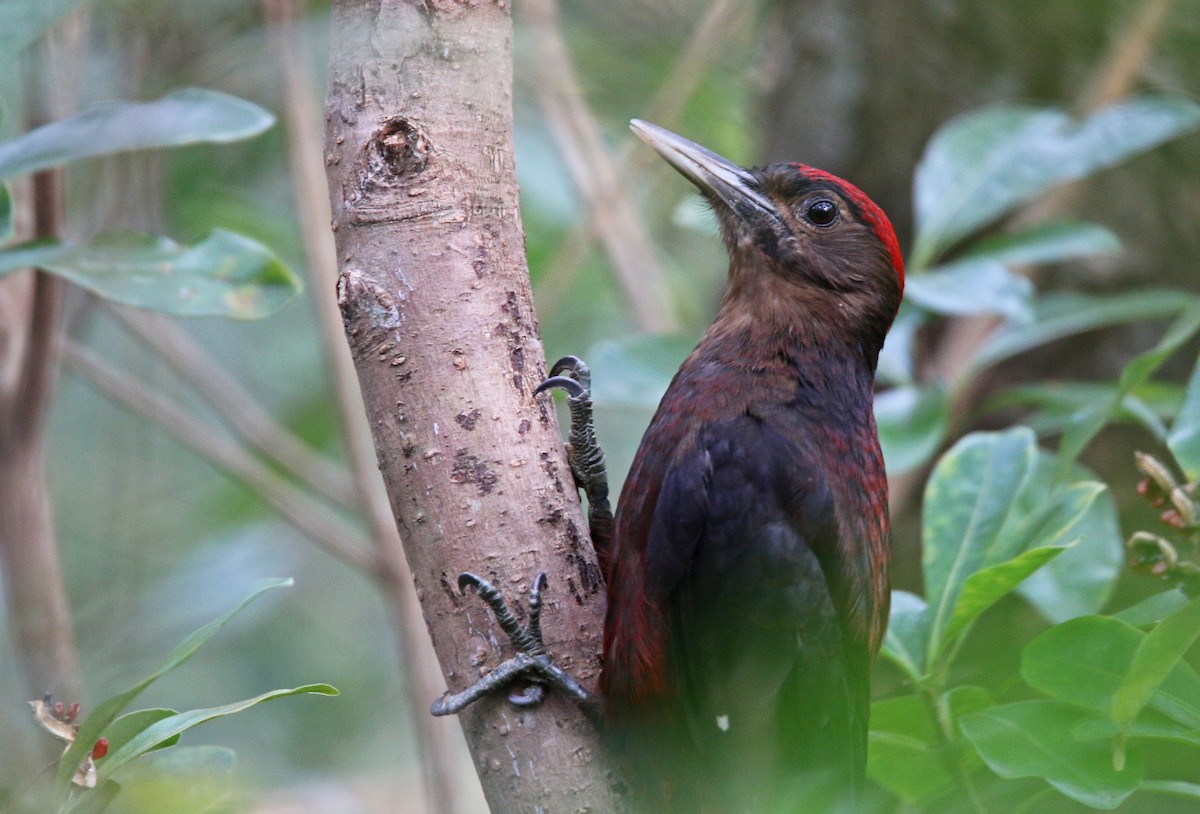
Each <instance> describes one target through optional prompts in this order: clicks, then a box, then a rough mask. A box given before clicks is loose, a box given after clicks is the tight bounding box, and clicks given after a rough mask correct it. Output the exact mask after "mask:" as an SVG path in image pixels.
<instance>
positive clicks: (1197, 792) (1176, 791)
mask: <svg viewBox="0 0 1200 814" xmlns="http://www.w3.org/2000/svg"><path fill="white" fill-rule="evenodd" d="M1141 791H1150V792H1154V793H1155V794H1168V795H1170V796H1172V797H1185V798H1187V799H1190V800H1200V784H1197V783H1185V782H1183V781H1182V780H1147V781H1145V782H1143V783H1142V786H1141Z"/></svg>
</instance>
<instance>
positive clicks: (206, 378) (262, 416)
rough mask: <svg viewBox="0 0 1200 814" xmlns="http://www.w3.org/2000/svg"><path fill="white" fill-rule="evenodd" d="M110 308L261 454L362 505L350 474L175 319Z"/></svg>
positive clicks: (347, 502)
mask: <svg viewBox="0 0 1200 814" xmlns="http://www.w3.org/2000/svg"><path fill="white" fill-rule="evenodd" d="M110 310H111V312H112V313H113V314H114V315H115V316H116V317H117V319H118V320H120V322H121V324H122V325H124V326H125V327H126V328H127V329H128V330H129V331H130V332H131V333H132V334H133V335H134V336H135V337H137V338H138V339H139V340H141V341H142V342H143V343H145V344H146V345H147V346H148V347H149V348H151V349H152V350H154V351H155V352H156V353H158V355H159V356H161V357H162V358H163V360H164V361H165V362H166V363H167V364H168V365H170V366H171V369H172V370H174V371H175V372H176V373H178V374H179V375H180V376H182V377H183V378H184V379H185V380H186V381H187V382H188V384H190V385H192V386H193V387H194V388H196V390H197V391H198V392H199V393H200V395H202V396H203V397H204V398H205V400H206V401H208V403H209V404H210V405H212V407H213V408H214V409H215V410H216V411H217V413H218V414H220V416H221V418H223V419H224V420H225V421H226V422H228V424H229V426H230V427H232V428H233V430H234V431H235V432H237V433H238V434H239V435H240V436H241V437H242V438H244V439H245V440H246V441H247V442H248V443H249V444H250V445H251V446H252V447H253V448H254V449H256V450H257V451H258V452H259V453H260V454H262V455H264V456H266V457H268V458H270V459H272V460H273V461H275V462H276V463H277V464H279V465H280V466H281V467H283V468H284V469H285V470H287V472H288V474H289V475H291V476H293V477H294V478H295V479H296V480H297V481H299V482H301V483H303V484H304V485H305V486H308V487H309V488H310V489H312V490H313V491H314V492H319V493H320V494H323V495H325V496H326V497H328V498H329V499H330V500H333V501H335V502H337V503H341V504H342V505H344V506H346V507H348V508H356V507H357V506H358V493H357V491H356V490H355V486H354V482H353V481H352V480H351V477H350V474H349V473H348V472H346V470H345V469H344V468H343V467H341V466H339V465H338V464H336V463H334V462H333V461H330V460H329V459H327V458H325V457H323V456H322V455H320V454H319V453H318V452H316V451H315V450H313V449H312V448H311V447H310V446H308V445H307V444H305V443H304V442H303V441H301V440H300V439H299V438H297V437H296V436H295V435H294V434H293V433H292V432H290V431H289V430H288V429H287V428H286V427H284V426H283V425H282V424H280V423H279V422H278V421H276V420H275V419H274V418H273V417H272V416H271V414H270V413H268V412H267V411H266V410H265V409H263V407H262V405H261V404H259V402H258V401H257V400H256V399H255V398H254V397H253V396H252V395H250V393H248V392H247V391H246V389H245V388H243V387H242V385H241V384H240V383H239V382H238V381H237V379H235V378H234V377H233V376H231V375H230V374H229V372H228V371H226V370H225V369H224V368H223V367H221V365H220V364H218V363H217V362H216V361H215V360H214V359H213V358H212V357H211V356H209V355H208V354H207V353H206V352H205V350H204V349H203V348H202V347H200V345H199V344H197V343H196V341H195V340H193V339H192V338H191V336H189V335H188V333H187V331H185V330H184V329H183V328H182V327H180V326H179V325H178V324H177V323H175V322H173V321H172V320H170V319H167V318H165V317H162V316H159V315H157V314H150V313H147V312H145V311H134V310H133V309H130V308H122V307H119V306H112V307H111V308H110Z"/></svg>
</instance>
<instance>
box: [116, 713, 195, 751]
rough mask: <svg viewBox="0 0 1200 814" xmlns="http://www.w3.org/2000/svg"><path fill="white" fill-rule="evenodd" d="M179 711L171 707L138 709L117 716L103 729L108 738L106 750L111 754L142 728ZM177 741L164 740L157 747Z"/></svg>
mask: <svg viewBox="0 0 1200 814" xmlns="http://www.w3.org/2000/svg"><path fill="white" fill-rule="evenodd" d="M178 714H179V713H178V712H177V711H176V710H173V709H157V708H155V709H139V710H135V711H133V712H127V713H126V714H124V715H122V716H121V717H119V718H117V719H116V720H115V721H113V722H112V723H111V724H109V725H108V727H107V728H106V729H105V730H104V737H106V738H108V752H109V754H112V753H113V752H116V751H117V750H119V749H121V748H123V747H124V745H125V744H126V743H128V742H129V741H131V740H133V738H134V737H135V736H136V735H138V733H140V732H141V731H142V730H144V729H146V728H147V727H149V726H152V725H154V724H156V723H158V722H159V721H161V720H163V719H164V718H169V717H171V716H172V715H178ZM178 741H179V738H174V739H171V740H168V741H164V742H163V743H160V744H159V748H166V747H168V746H174V745H175V744H176V743H177V742H178Z"/></svg>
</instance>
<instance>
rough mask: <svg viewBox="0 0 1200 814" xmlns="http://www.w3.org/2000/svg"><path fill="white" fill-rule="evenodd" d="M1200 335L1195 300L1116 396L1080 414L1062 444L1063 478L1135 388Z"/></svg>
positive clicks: (1137, 361) (1138, 361)
mask: <svg viewBox="0 0 1200 814" xmlns="http://www.w3.org/2000/svg"><path fill="white" fill-rule="evenodd" d="M1197 332H1200V301H1195V300H1193V301H1192V302H1191V303H1190V304H1189V305H1188V307H1187V308H1186V310H1184V311H1183V313H1181V314H1180V315H1179V316H1178V317H1176V318H1175V321H1174V322H1172V323H1171V325H1170V326H1168V328H1167V331H1166V333H1165V334H1163V337H1162V339H1160V340H1159V341H1158V343H1157V344H1156V345H1155V346H1154V347H1153V348H1151V349H1150V350H1148V351H1146V352H1144V353H1140V354H1138V355H1137V356H1135V357H1134V358H1133V360H1132V361H1131V362H1129V364H1127V365H1126V366H1125V369H1124V370H1122V371H1121V377H1120V379H1119V380H1118V381H1117V389H1116V390H1115V391H1114V392H1113V395H1112V396H1111V397H1110V398H1108V399H1106V400H1104V401H1101V402H1099V403H1097V404H1094V405H1092V406H1090V407H1088V408H1085V409H1084V410H1083V411H1081V412H1080V413H1079V414H1077V415H1076V416H1075V418H1074V420H1073V421H1072V422H1071V424H1070V425H1069V426H1068V427H1067V429H1066V431H1065V432H1064V433H1063V438H1062V442H1061V443H1060V444H1059V451H1058V460H1059V474H1060V476H1065V475H1066V472H1067V471H1068V470H1069V469H1070V467H1071V466H1072V464H1073V463H1074V462H1075V459H1076V458H1078V457H1079V454H1080V453H1082V452H1083V450H1084V448H1085V447H1086V446H1087V445H1088V444H1089V443H1090V442H1091V440H1092V439H1093V438H1095V437H1096V434H1097V433H1099V432H1100V430H1101V429H1103V428H1104V425H1105V424H1107V423H1108V420H1109V419H1110V418H1111V417H1112V415H1113V414H1114V413H1115V412H1116V411H1117V408H1119V407H1120V405H1121V402H1122V400H1124V398H1125V396H1126V395H1128V394H1129V392H1130V391H1131V390H1133V388H1135V387H1137V386H1138V385H1140V384H1142V383H1143V382H1145V381H1146V380H1147V379H1148V378H1150V376H1151V375H1153V373H1154V371H1156V370H1158V368H1160V367H1161V366H1162V365H1163V363H1164V362H1166V361H1167V359H1169V358H1170V357H1171V355H1172V354H1174V353H1175V351H1177V350H1179V348H1180V347H1181V346H1182V345H1183V344H1184V343H1185V342H1187V341H1188V340H1190V339H1191V338H1192V337H1193V336H1195V335H1196V333H1197Z"/></svg>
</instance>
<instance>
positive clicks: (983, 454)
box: [922, 428, 1035, 670]
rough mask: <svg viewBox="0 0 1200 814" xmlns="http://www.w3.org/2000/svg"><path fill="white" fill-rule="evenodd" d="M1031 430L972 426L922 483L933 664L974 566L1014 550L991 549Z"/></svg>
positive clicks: (1024, 463) (1025, 459)
mask: <svg viewBox="0 0 1200 814" xmlns="http://www.w3.org/2000/svg"><path fill="white" fill-rule="evenodd" d="M1034 455H1035V447H1034V438H1033V433H1032V432H1030V431H1029V430H1027V429H1024V428H1018V429H1015V430H1010V431H1008V432H1004V433H975V434H972V435H968V436H967V437H966V438H963V439H962V440H961V441H959V442H958V443H957V444H955V445H954V447H952V448H951V449H950V450H949V451H948V452H947V453H946V454H945V455H943V456H942V459H941V460H940V461H939V462H938V464H937V466H936V467H935V468H934V471H933V474H932V475H931V476H930V478H929V483H928V485H927V487H926V490H925V501H924V509H923V512H922V514H923V518H924V523H923V526H924V527H923V531H922V551H923V565H924V571H925V593H926V600H927V601H928V603H929V611H928V612H929V614H930V616H929V624H930V628H929V645H928V647H927V652H926V657H927V660H928V661H929V662H930V663H927V664H926V665H925V667H926V669H927V670H928V669H930V667H931V666H932V664H931V662H932V660H933V658H934V657H936V655H937V654H938V653H939V652H940V651H941V650H942V649H943V645H944V644H945V641H944V636H945V631H946V628H947V625H948V624H949V623H950V619H951V618H952V616H953V614H954V607H955V605H956V604H957V603H958V600H959V597H960V595H961V593H962V589H963V585H964V584H965V583H966V581H967V579H968V578H969V577H970V576H971V574H973V573H975V572H976V571H978V570H980V569H981V568H985V567H987V566H989V565H993V564H995V563H997V562H1001V561H1003V560H1006V559H1009V558H1010V557H1011V556H1012V555H1014V554H1016V553H1017V552H1015V551H1013V552H994V549H993V544H994V543H995V542H996V540H997V539H998V538H999V535H1000V532H1001V531H1002V530H1003V528H1004V525H1005V522H1006V521H1007V520H1008V515H1009V512H1010V510H1011V507H1012V505H1013V496H1015V495H1017V494H1018V493H1019V492H1020V489H1021V485H1022V483H1023V482H1024V481H1025V479H1026V478H1027V477H1028V476H1029V473H1030V471H1032V467H1033V462H1034Z"/></svg>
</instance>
